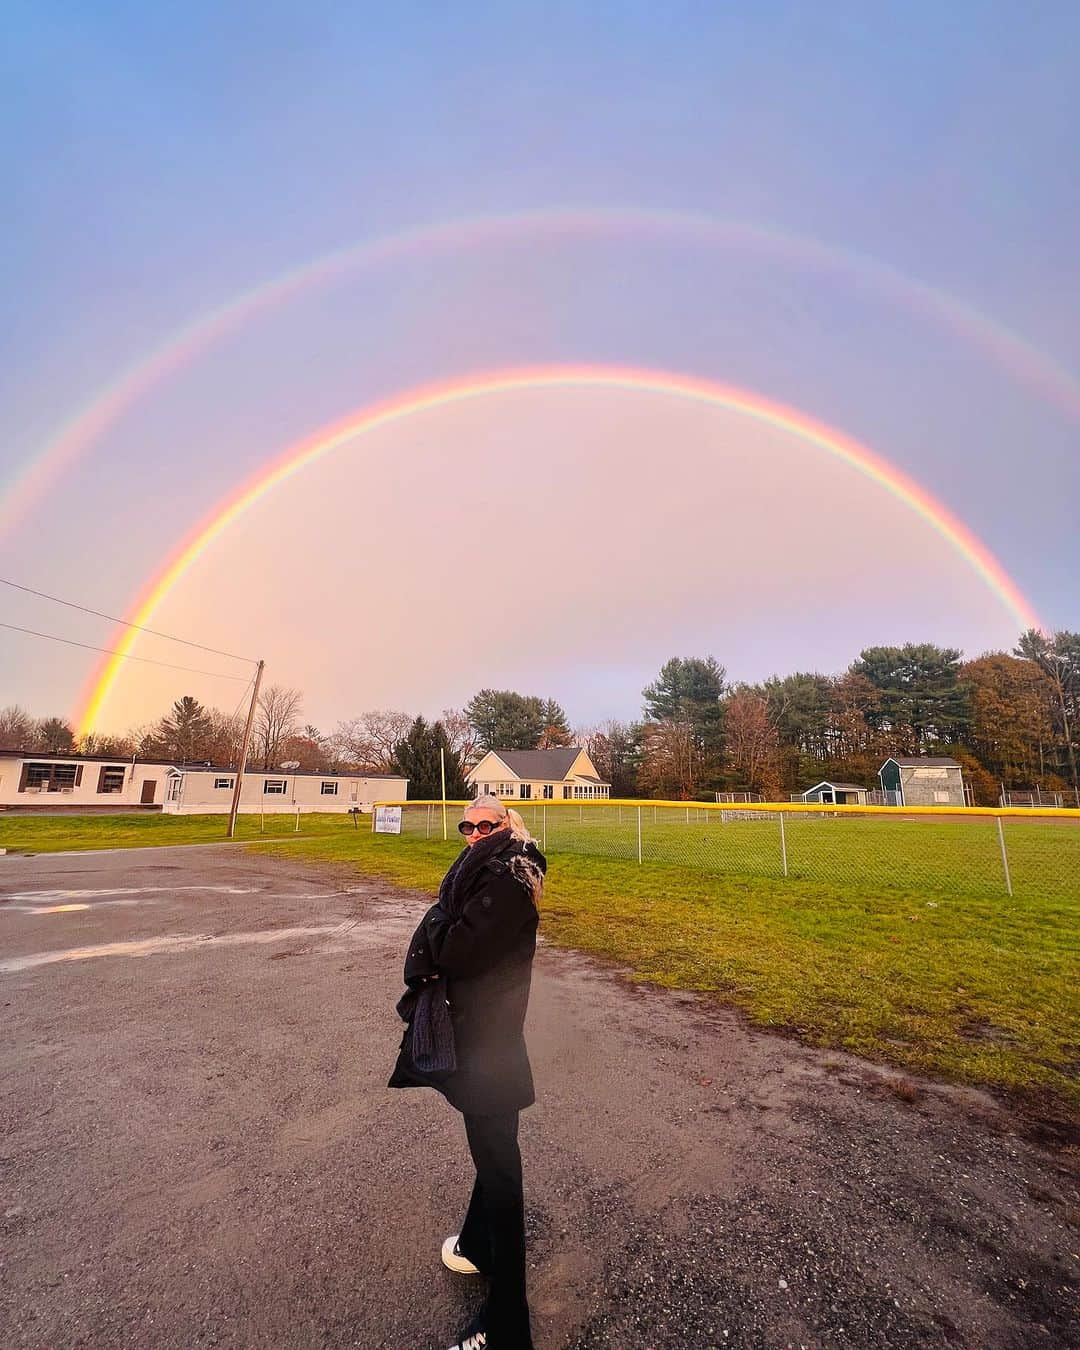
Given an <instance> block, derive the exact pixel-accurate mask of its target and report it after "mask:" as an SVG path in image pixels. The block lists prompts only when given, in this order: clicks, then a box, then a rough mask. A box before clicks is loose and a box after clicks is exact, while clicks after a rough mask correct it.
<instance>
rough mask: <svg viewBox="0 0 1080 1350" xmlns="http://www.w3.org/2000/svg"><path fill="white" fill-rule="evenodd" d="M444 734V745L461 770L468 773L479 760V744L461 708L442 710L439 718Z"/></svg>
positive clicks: (466, 715)
mask: <svg viewBox="0 0 1080 1350" xmlns="http://www.w3.org/2000/svg"><path fill="white" fill-rule="evenodd" d="M439 721H440V722H441V723H442V726H443V730H444V731H445V732H446V743H447V745H448V746H449V747H450V749H451V750H452V751H453V753H454V754H455V755H457V757H458V761H459V762H460V764H461V767H462V769H463V770H464V771H465V772H468V770H469V769H471V768H473V766H474V765H476V764H477V763H478V762H479V760H480V753H481V751H480V743H479V741H478V740H477V736H476V731H475V729H474V728H473V725H472V723H471V722H470V721H469V717H468V714H467V713H466V712H465V710H464V709H463V708H444V709H443V710H442V714H441V715H440V717H439Z"/></svg>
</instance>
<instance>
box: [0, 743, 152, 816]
mask: <svg viewBox="0 0 1080 1350" xmlns="http://www.w3.org/2000/svg"><path fill="white" fill-rule="evenodd" d="M170 767H171V766H170V765H168V764H161V763H151V762H150V761H148V760H139V759H132V758H127V759H125V758H124V757H123V755H65V754H33V753H32V752H30V751H24V750H0V807H7V808H8V809H9V810H10V809H12V808H17V809H20V810H28V811H74V810H80V811H86V810H93V809H95V808H103V809H105V810H110V811H116V810H125V809H132V810H134V809H137V808H139V807H145V808H147V809H156V810H158V811H160V810H161V804H162V802H163V800H164V797H165V774H166V772H167V771H168V769H169V768H170Z"/></svg>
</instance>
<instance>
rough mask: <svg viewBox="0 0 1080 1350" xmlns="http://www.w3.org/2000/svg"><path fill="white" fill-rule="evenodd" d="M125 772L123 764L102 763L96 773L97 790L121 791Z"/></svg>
mask: <svg viewBox="0 0 1080 1350" xmlns="http://www.w3.org/2000/svg"><path fill="white" fill-rule="evenodd" d="M126 772H127V770H126V769H125V767H124V765H123V764H103V765H102V767H101V772H100V773H99V774H98V786H97V790H98V791H99V792H123V790H124V775H125V773H126Z"/></svg>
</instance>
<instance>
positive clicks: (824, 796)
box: [799, 783, 870, 806]
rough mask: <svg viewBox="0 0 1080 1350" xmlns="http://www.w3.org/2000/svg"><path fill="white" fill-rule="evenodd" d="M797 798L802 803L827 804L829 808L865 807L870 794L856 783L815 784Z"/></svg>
mask: <svg viewBox="0 0 1080 1350" xmlns="http://www.w3.org/2000/svg"><path fill="white" fill-rule="evenodd" d="M799 797H800V799H801V800H802V801H804V802H828V803H829V805H830V806H865V805H866V804H867V802H868V801H869V798H870V792H869V789H868V788H864V787H859V785H858V783H815V784H814V786H813V787H812V788H807V789H806V791H805V792H800V793H799Z"/></svg>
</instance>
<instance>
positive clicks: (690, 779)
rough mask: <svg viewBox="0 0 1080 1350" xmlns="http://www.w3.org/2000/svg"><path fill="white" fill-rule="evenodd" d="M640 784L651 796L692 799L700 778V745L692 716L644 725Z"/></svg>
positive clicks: (668, 718)
mask: <svg viewBox="0 0 1080 1350" xmlns="http://www.w3.org/2000/svg"><path fill="white" fill-rule="evenodd" d="M640 744H641V764H640V767H639V769H638V783H639V785H640V789H641V791H643V792H645V793H646V794H647V795H648V796H650V797H665V798H668V799H669V800H675V801H689V800H690V798H691V797H693V795H694V792H695V790H696V787H697V784H698V781H699V764H698V746H697V738H696V736H695V734H694V728H693V725H692V723H691V722H690V720H689V719H688V718H685V717H678V718H676V717H665V718H664V719H663V720H662V721H659V722H655V721H653V722H643V723H642V724H641V735H640Z"/></svg>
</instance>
